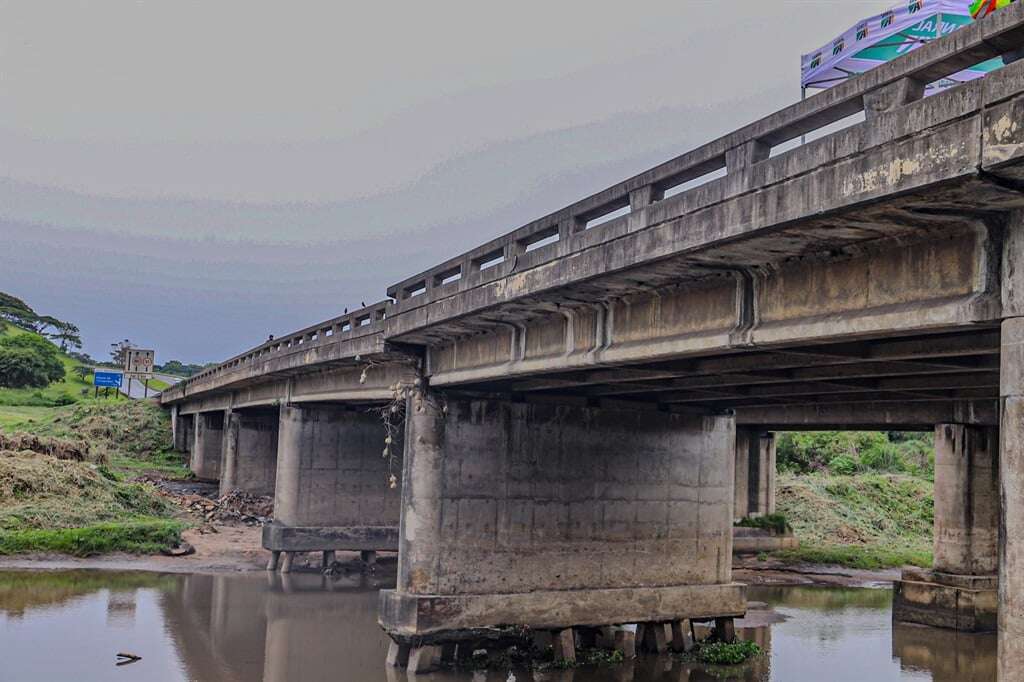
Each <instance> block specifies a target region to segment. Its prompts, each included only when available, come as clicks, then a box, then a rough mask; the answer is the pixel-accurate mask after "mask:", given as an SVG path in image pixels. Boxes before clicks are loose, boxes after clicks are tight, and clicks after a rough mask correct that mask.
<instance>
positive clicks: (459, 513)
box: [380, 393, 746, 646]
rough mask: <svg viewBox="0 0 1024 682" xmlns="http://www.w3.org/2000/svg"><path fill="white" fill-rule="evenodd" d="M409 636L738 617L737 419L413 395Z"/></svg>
mask: <svg viewBox="0 0 1024 682" xmlns="http://www.w3.org/2000/svg"><path fill="white" fill-rule="evenodd" d="M407 415H408V416H407V418H406V439H405V442H406V446H405V462H404V466H405V468H404V480H405V490H404V491H403V497H402V526H401V532H402V539H401V546H400V551H399V565H398V581H397V587H396V589H394V590H385V591H382V592H381V595H380V599H381V608H380V622H381V625H382V626H383V627H384V629H385V630H386V631H387V632H388V633H389V634H390V635H391V636H392V638H393V639H394V640H395V641H396V642H398V643H399V644H403V645H404V644H413V645H416V646H423V645H435V644H438V643H444V642H452V641H459V640H461V639H464V638H474V637H476V638H479V637H480V632H481V630H480V629H481V628H493V627H495V626H501V625H515V624H518V625H526V626H529V627H531V628H533V629H535V630H551V631H558V632H564V631H565V630H567V629H569V628H573V627H575V626H579V625H587V626H605V625H618V624H623V623H658V624H664V623H666V622H673V621H680V620H683V619H687V618H690V619H696V620H708V619H713V618H715V617H726V618H728V617H735V616H739V615H741V614H743V613H744V612H745V610H746V601H745V592H744V587H743V586H742V585H738V584H735V583H733V582H732V566H731V555H732V534H731V530H732V529H731V526H732V512H733V483H734V481H733V476H734V473H733V466H734V462H735V452H734V448H735V433H734V419H733V417H731V416H706V417H701V416H693V415H681V414H670V413H666V412H659V411H655V410H650V411H626V410H611V409H599V408H584V407H569V406H559V405H551V404H524V403H513V402H510V401H500V400H486V401H469V400H446V398H445V397H444V396H443V395H441V394H439V393H427V394H425V395H416V396H413V397H411V398H410V399H409V405H408V409H407Z"/></svg>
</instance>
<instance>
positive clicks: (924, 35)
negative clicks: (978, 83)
mask: <svg viewBox="0 0 1024 682" xmlns="http://www.w3.org/2000/svg"><path fill="white" fill-rule="evenodd" d="M971 5H972V3H971V1H970V0H906V1H905V2H904V3H903V4H901V5H897V6H896V7H893V8H892V9H890V10H888V11H886V12H883V13H881V14H878V15H876V16H873V17H869V18H867V19H865V20H863V21H861V22H859V23H857V25H855V26H853V27H851V28H850V29H849V30H848V31H846V32H845V33H843V34H842V35H840V36H838V37H837V38H835V39H834V40H832V41H830V42H829V43H826V44H825V45H824V46H822V48H821V49H819V50H815V51H814V52H811V53H809V54H805V55H803V57H801V61H800V76H801V78H800V84H801V85H802V86H803V87H805V88H816V89H826V88H831V87H832V86H834V85H836V84H838V83H842V82H843V81H844V80H846V79H847V78H850V77H852V76H856V75H857V74H860V73H864V72H865V71H868V70H870V69H873V68H875V67H876V66H878V65H879V64H884V63H885V62H888V61H891V60H893V59H895V58H896V57H899V56H900V55H903V54H906V53H907V52H911V51H912V50H915V49H917V48H918V47H920V46H922V45H925V44H927V43H929V42H931V41H932V40H935V39H936V38H939V37H941V36H944V35H946V34H949V33H952V32H953V31H955V30H957V29H958V28H960V27H962V26H966V25H967V24H969V23H971V22H972V21H973V18H972V16H971ZM1002 66H1003V62H1002V61H1001V60H1000V59H992V60H989V61H986V62H984V63H982V64H978V65H976V66H974V67H972V68H970V69H965V70H964V71H961V72H960V73H956V74H953V75H952V76H950V77H949V78H948V79H944V80H943V81H941V82H939V83H936V84H935V85H934V86H933V87H931V88H930V91H935V90H936V89H942V88H946V87H949V86H951V85H956V84H957V83H962V82H964V81H969V80H973V79H975V78H980V77H982V76H984V75H985V74H986V73H988V72H990V71H994V70H995V69H998V68H1000V67H1002Z"/></svg>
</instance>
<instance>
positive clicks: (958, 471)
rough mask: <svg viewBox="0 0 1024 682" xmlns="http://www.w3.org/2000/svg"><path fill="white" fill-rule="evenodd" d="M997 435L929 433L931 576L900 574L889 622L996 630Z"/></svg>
mask: <svg viewBox="0 0 1024 682" xmlns="http://www.w3.org/2000/svg"><path fill="white" fill-rule="evenodd" d="M998 447H999V431H998V429H997V428H994V427H976V426H966V425H964V424H938V425H937V426H936V427H935V524H934V525H935V529H934V542H935V551H934V560H933V563H932V566H933V570H931V571H923V570H919V569H905V570H904V571H903V576H902V579H901V580H899V581H896V583H895V588H894V592H893V618H894V619H895V620H897V621H902V622H910V623H920V624H923V625H933V626H937V627H945V628H953V629H957V630H964V631H968V632H994V631H995V629H996V607H997V604H998V596H997V589H996V588H997V582H998V581H997V578H996V575H997V572H998V536H999V479H998V473H999V469H998V462H999V453H998Z"/></svg>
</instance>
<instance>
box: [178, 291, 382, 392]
mask: <svg viewBox="0 0 1024 682" xmlns="http://www.w3.org/2000/svg"><path fill="white" fill-rule="evenodd" d="M391 305H392V302H391V301H388V300H385V301H381V302H379V303H374V304H373V305H370V306H367V307H365V308H360V309H358V310H355V311H353V312H350V313H346V314H344V315H342V316H340V317H335V318H332V319H330V320H326V321H324V322H321V323H319V324H315V325H312V326H310V327H306V328H305V329H300V330H299V331H296V332H292V333H290V334H286V335H284V336H282V337H280V338H275V339H272V340H268V341H266V342H265V343H262V344H260V345H259V346H256V347H255V348H251V349H249V350H247V351H245V352H244V353H242V354H240V355H236V356H235V357H233V358H231V359H229V360H226V361H224V362H222V363H220V364H218V365H216V366H215V367H210V368H209V369H205V370H203V371H202V372H199V373H198V374H195V375H193V376H191V377H189V378H188V379H186V380H184V381H182V382H179V383H178V384H176V385H174V386H172V387H171V388H169V389H167V390H166V391H164V392H163V393H162V394H161V401H162V402H164V403H168V402H173V401H175V400H180V399H182V398H184V397H185V396H186V395H188V394H190V393H194V392H196V391H197V390H203V389H204V388H207V387H214V386H216V385H222V384H225V383H230V382H231V381H232V380H233V379H235V378H236V376H240V375H244V374H251V373H252V371H251V370H252V368H253V367H254V366H255V365H257V364H259V363H262V362H264V361H267V360H272V359H273V360H278V359H280V358H287V357H288V356H301V355H304V354H305V353H307V352H308V351H309V350H310V349H312V348H322V347H324V346H327V345H329V344H337V343H351V342H355V341H357V340H359V339H363V338H364V337H367V336H372V335H380V333H381V332H382V331H383V329H384V320H385V319H386V318H387V316H388V314H389V312H390V308H391ZM357 352H358V351H356V350H354V351H353V355H355V354H356V353H357Z"/></svg>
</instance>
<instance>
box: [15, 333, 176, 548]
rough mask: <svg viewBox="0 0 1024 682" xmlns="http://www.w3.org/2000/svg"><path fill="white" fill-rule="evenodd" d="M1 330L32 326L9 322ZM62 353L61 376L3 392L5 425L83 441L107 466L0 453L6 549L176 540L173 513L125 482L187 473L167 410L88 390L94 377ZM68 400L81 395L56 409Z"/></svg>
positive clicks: (141, 488)
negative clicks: (99, 396) (77, 369)
mask: <svg viewBox="0 0 1024 682" xmlns="http://www.w3.org/2000/svg"><path fill="white" fill-rule="evenodd" d="M0 333H4V334H8V335H10V334H26V333H30V332H25V331H22V330H20V329H15V328H13V327H10V326H8V327H7V328H6V329H5V330H4V331H3V332H0ZM61 360H62V362H63V363H64V366H65V369H66V380H65V381H64V382H63V383H58V384H52V385H50V386H48V387H47V388H45V389H6V388H5V389H0V430H4V431H8V432H16V431H24V432H28V433H35V434H40V435H47V436H56V437H60V438H67V439H72V440H80V441H85V442H87V443H88V444H89V446H90V450H91V451H92V453H93V454H95V455H97V457H98V461H107V462H109V463H110V464H109V466H97V465H96V464H91V463H77V462H62V461H58V460H53V459H51V458H49V457H46V456H41V455H24V454H21V455H19V454H16V453H12V452H0V554H8V553H14V552H26V551H52V552H63V553H67V554H75V555H87V554H97V553H103V552H109V551H129V552H141V553H150V552H154V551H157V550H159V549H161V548H163V547H166V546H169V545H173V544H174V543H175V542H177V540H178V538H179V536H180V532H181V529H182V527H183V524H182V523H181V521H179V520H178V519H176V518H175V517H174V510H173V509H171V508H170V507H168V506H167V505H165V504H164V503H163V502H162V500H161V499H160V498H158V497H157V496H156V495H155V494H154V493H152V492H151V490H150V489H148V488H147V487H145V486H142V485H139V484H134V483H131V482H129V480H128V479H130V478H131V477H134V476H136V475H138V474H140V473H143V472H147V471H155V472H159V473H162V474H165V475H170V476H175V477H184V476H187V475H188V473H189V472H188V470H187V469H186V468H185V467H184V462H183V460H182V458H181V456H180V455H179V454H178V453H174V452H172V451H171V450H170V447H169V446H170V423H169V421H168V418H167V415H166V414H164V412H163V410H161V409H160V408H159V407H158V406H156V405H154V404H152V403H149V402H144V401H131V400H127V399H124V398H121V399H106V400H104V399H100V400H94V399H93V398H92V397H91V396H90V395H84V396H83V392H82V389H90V388H91V382H92V377H91V375H89V376H87V377H86V378H85V379H84V380H83V379H82V378H80V377H79V376H78V375H77V374H75V373H74V368H75V367H76V366H77V365H78V364H79V363H78V362H77V361H76V360H74V359H72V358H70V357H67V356H62V357H61ZM86 393H89V391H88V390H87V391H86ZM69 398H70V399H72V400H76V401H77V402H76V403H75V404H73V405H67V406H63V407H53V406H51V405H53V404H54V403H57V402H61V401H62V400H65V401H66V400H68V399H69Z"/></svg>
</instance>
